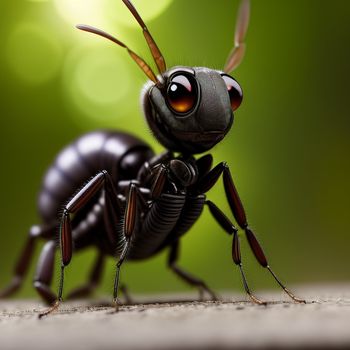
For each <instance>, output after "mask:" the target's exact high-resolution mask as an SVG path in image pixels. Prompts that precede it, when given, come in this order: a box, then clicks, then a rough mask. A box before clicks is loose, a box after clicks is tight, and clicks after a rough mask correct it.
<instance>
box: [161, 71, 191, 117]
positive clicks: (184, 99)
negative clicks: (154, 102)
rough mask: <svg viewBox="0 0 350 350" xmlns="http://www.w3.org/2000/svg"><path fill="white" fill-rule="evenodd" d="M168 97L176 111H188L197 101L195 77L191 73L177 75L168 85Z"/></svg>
mask: <svg viewBox="0 0 350 350" xmlns="http://www.w3.org/2000/svg"><path fill="white" fill-rule="evenodd" d="M167 99H168V103H169V105H170V107H171V108H172V109H173V110H174V112H176V113H188V112H189V111H190V110H191V109H193V107H194V106H195V104H196V102H197V84H196V81H195V78H194V77H192V76H190V75H188V76H187V75H186V76H185V75H183V74H179V75H175V76H174V77H173V78H172V79H171V81H170V83H169V85H168V90H167Z"/></svg>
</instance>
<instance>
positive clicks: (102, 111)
mask: <svg viewBox="0 0 350 350" xmlns="http://www.w3.org/2000/svg"><path fill="white" fill-rule="evenodd" d="M128 62H129V61H128ZM129 72H130V69H129V67H128V66H127V65H126V64H125V63H124V61H123V59H122V58H120V53H119V52H114V50H111V48H110V47H108V46H107V48H106V47H104V46H103V45H101V46H96V47H94V48H93V50H89V51H87V50H85V51H82V50H75V51H74V52H72V53H71V54H70V55H69V57H68V59H67V61H66V64H65V69H64V90H65V92H66V93H67V94H68V97H69V99H70V100H71V101H72V102H73V103H74V104H75V105H76V106H77V107H78V108H79V109H80V110H81V111H82V112H83V113H84V114H85V115H86V116H87V117H88V118H90V119H93V120H98V122H99V123H102V124H103V123H104V121H108V120H111V119H117V118H118V116H120V101H122V100H123V99H125V97H127V96H128V95H129V93H130V76H129Z"/></svg>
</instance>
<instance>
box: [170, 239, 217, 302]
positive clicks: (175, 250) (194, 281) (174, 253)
mask: <svg viewBox="0 0 350 350" xmlns="http://www.w3.org/2000/svg"><path fill="white" fill-rule="evenodd" d="M178 257H179V241H178V240H177V241H175V242H174V243H173V244H172V245H171V248H170V254H169V259H168V266H169V267H170V269H171V270H172V271H174V272H175V274H176V275H177V276H179V277H180V278H181V279H182V280H183V281H185V282H187V283H188V284H190V285H191V286H195V287H198V288H199V293H200V300H201V301H202V300H203V299H204V298H203V297H204V295H203V294H204V292H207V293H208V294H209V295H210V297H211V299H212V300H218V298H217V296H216V295H215V293H214V292H213V291H212V290H211V289H210V288H209V287H208V286H207V284H206V283H205V282H204V281H202V280H200V279H199V278H197V277H194V276H192V275H190V274H189V273H188V272H186V271H184V270H182V269H181V268H180V267H178V266H177V264H176V261H177V260H178Z"/></svg>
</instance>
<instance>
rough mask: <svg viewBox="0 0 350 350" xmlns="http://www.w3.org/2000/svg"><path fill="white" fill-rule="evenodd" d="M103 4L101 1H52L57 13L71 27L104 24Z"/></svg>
mask: <svg viewBox="0 0 350 350" xmlns="http://www.w3.org/2000/svg"><path fill="white" fill-rule="evenodd" d="M117 1H118V0H117ZM103 3H104V1H101V0H100V1H99V0H54V5H55V7H56V9H57V11H58V13H59V14H60V15H61V17H62V18H63V19H65V20H66V21H67V22H68V23H69V24H71V25H76V24H79V23H86V24H94V25H102V24H104V23H105V19H104V13H103V6H104V4H103Z"/></svg>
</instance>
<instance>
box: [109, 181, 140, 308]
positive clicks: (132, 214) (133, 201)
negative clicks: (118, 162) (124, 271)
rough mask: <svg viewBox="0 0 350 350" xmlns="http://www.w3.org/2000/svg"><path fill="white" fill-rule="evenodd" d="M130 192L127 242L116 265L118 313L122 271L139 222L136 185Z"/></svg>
mask: <svg viewBox="0 0 350 350" xmlns="http://www.w3.org/2000/svg"><path fill="white" fill-rule="evenodd" d="M128 192H129V193H128V197H127V201H126V208H125V218H124V236H125V239H126V241H125V245H124V248H123V251H122V252H121V254H120V257H119V260H118V262H117V265H116V267H117V271H116V274H115V278H114V290H113V304H114V306H115V309H116V311H118V308H119V300H118V291H119V280H120V269H121V266H122V264H123V262H124V260H125V258H126V257H127V254H128V252H129V248H130V241H131V238H132V235H133V233H134V231H135V227H136V223H137V221H138V213H137V211H138V201H139V194H138V188H137V187H136V184H134V183H130V186H129V191H128Z"/></svg>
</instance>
